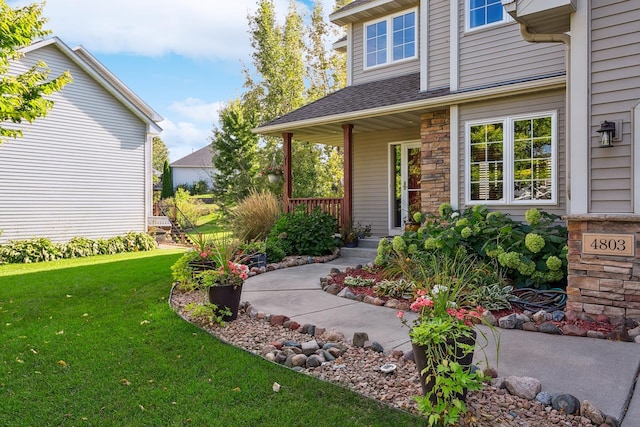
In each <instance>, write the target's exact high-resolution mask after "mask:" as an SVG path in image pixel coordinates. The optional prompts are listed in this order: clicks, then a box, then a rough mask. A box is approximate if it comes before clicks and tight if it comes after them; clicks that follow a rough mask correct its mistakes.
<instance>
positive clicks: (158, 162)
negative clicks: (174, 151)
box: [151, 136, 169, 184]
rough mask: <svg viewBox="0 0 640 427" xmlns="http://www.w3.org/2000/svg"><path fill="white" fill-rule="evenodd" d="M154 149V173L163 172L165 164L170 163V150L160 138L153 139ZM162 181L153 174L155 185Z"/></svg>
mask: <svg viewBox="0 0 640 427" xmlns="http://www.w3.org/2000/svg"><path fill="white" fill-rule="evenodd" d="M152 142H153V148H152V151H153V153H152V160H151V162H152V167H153V169H154V171H162V170H164V162H168V161H169V149H168V148H167V146H166V145H165V144H164V141H162V139H160V137H159V136H154V137H153V140H152ZM159 181H160V177H159V176H157V175H156V173H155V172H154V173H153V183H154V184H155V183H157V182H159Z"/></svg>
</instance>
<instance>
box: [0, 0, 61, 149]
mask: <svg viewBox="0 0 640 427" xmlns="http://www.w3.org/2000/svg"><path fill="white" fill-rule="evenodd" d="M41 15H42V5H39V4H31V5H28V6H25V7H22V8H17V9H12V8H11V7H9V6H8V5H7V4H6V3H5V2H4V0H0V75H1V76H2V78H1V79H0V123H3V124H4V123H7V122H12V123H15V124H20V123H23V122H25V121H26V122H29V123H31V122H33V121H34V120H36V119H37V118H40V117H44V116H45V115H46V114H47V113H48V112H49V110H51V108H53V101H52V100H51V99H49V98H48V97H47V96H48V95H51V94H53V93H54V92H57V91H59V90H61V89H62V88H63V87H64V86H65V85H66V84H67V83H69V82H70V81H71V74H70V73H69V72H68V71H66V72H64V73H62V74H61V75H59V76H58V77H55V78H53V79H50V78H49V72H50V70H49V68H48V67H47V65H46V64H45V63H44V62H43V61H37V62H36V63H35V64H34V65H33V66H32V67H30V68H29V69H28V70H27V71H25V72H23V73H15V72H13V71H12V70H11V63H12V62H13V61H17V60H19V59H20V58H21V57H22V56H23V53H22V52H21V51H20V49H22V48H24V47H26V46H29V45H30V44H31V43H32V42H33V40H35V39H37V38H40V37H43V36H45V35H47V34H49V32H50V31H48V30H45V29H43V26H44V23H45V22H46V20H45V19H44V18H42V17H41ZM21 136H22V130H21V129H20V128H19V127H17V126H11V125H9V126H6V125H0V143H2V141H3V140H5V139H6V138H7V137H12V138H17V137H21Z"/></svg>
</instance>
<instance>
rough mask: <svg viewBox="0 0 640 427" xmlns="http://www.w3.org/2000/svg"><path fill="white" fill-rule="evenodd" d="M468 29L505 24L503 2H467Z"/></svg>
mask: <svg viewBox="0 0 640 427" xmlns="http://www.w3.org/2000/svg"><path fill="white" fill-rule="evenodd" d="M466 3H467V5H468V8H467V29H469V30H473V29H475V28H480V27H484V26H486V25H490V24H496V23H499V22H504V21H505V20H506V14H505V12H504V8H503V7H502V2H501V0H467V1H466Z"/></svg>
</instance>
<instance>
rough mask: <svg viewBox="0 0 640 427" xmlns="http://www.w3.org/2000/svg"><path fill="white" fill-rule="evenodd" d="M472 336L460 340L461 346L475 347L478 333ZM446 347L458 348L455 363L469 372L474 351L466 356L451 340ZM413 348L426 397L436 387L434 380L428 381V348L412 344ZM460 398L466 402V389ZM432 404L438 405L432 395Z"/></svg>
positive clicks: (473, 331) (423, 392)
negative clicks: (426, 369)
mask: <svg viewBox="0 0 640 427" xmlns="http://www.w3.org/2000/svg"><path fill="white" fill-rule="evenodd" d="M471 335H472V336H471V337H469V338H467V337H463V338H461V339H459V340H458V342H459V343H461V344H467V345H471V346H475V344H476V331H475V330H472V331H471ZM444 345H446V346H455V347H456V355H455V361H456V362H458V363H459V364H460V365H462V366H463V367H464V368H465V369H467V370H468V369H470V368H471V365H472V364H473V351H472V352H470V353H468V354H466V355H465V354H464V350H463V349H462V348H461V347H460V346H458V345H456V341H454V340H449V341H447V343H446V344H444ZM411 347H412V348H413V358H414V360H415V362H416V367H417V368H418V372H419V373H420V385H421V386H422V394H423V395H425V396H426V394H427V393H428V392H430V391H431V390H432V389H433V386H434V385H435V379H434V378H429V380H428V381H427V376H428V375H429V372H426V371H425V368H426V367H427V366H428V364H427V355H426V350H427V346H422V345H417V344H414V343H411ZM423 371H424V372H423ZM458 397H459V398H461V399H462V400H464V399H465V398H466V397H467V390H466V389H465V390H464V391H463V392H462V394H461V395H459V396H458ZM431 403H433V404H434V405H435V404H436V402H435V401H434V396H433V395H432V399H431Z"/></svg>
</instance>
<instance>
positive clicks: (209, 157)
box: [169, 145, 213, 168]
mask: <svg viewBox="0 0 640 427" xmlns="http://www.w3.org/2000/svg"><path fill="white" fill-rule="evenodd" d="M169 166H184V167H197V168H202V167H205V168H212V167H213V148H211V145H207V146H206V147H203V148H201V149H199V150H197V151H194V152H193V153H191V154H189V155H187V156H184V157H183V158H181V159H178V160H176V161H175V162H173V163H171V164H170V165H169Z"/></svg>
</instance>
